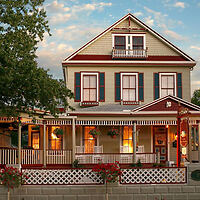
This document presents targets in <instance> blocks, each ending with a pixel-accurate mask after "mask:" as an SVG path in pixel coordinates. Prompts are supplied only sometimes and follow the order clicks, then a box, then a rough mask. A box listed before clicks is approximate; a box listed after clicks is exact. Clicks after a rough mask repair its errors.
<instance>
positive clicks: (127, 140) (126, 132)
mask: <svg viewBox="0 0 200 200" xmlns="http://www.w3.org/2000/svg"><path fill="white" fill-rule="evenodd" d="M132 132H133V130H132V127H130V126H124V129H123V138H122V140H123V141H122V142H123V146H124V147H127V148H125V151H124V153H133V137H132Z"/></svg>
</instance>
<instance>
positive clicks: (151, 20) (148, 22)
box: [144, 16, 154, 26]
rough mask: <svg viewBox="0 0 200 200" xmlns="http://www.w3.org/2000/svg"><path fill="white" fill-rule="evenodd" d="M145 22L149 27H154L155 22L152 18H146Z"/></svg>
mask: <svg viewBox="0 0 200 200" xmlns="http://www.w3.org/2000/svg"><path fill="white" fill-rule="evenodd" d="M144 21H145V23H146V24H147V25H148V26H153V25H154V20H153V19H152V18H151V16H148V17H146V18H144Z"/></svg>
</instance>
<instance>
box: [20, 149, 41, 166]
mask: <svg viewBox="0 0 200 200" xmlns="http://www.w3.org/2000/svg"><path fill="white" fill-rule="evenodd" d="M21 164H23V165H36V164H43V150H40V149H22V162H21Z"/></svg>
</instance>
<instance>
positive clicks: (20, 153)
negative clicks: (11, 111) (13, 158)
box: [18, 120, 22, 167]
mask: <svg viewBox="0 0 200 200" xmlns="http://www.w3.org/2000/svg"><path fill="white" fill-rule="evenodd" d="M21 136H22V125H21V121H20V120H19V126H18V164H19V167H20V166H21V162H22V147H21Z"/></svg>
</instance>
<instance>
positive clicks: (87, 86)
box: [81, 73, 98, 102]
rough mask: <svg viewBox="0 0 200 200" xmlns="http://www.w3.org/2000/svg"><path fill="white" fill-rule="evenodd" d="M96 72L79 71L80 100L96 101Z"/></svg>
mask: <svg viewBox="0 0 200 200" xmlns="http://www.w3.org/2000/svg"><path fill="white" fill-rule="evenodd" d="M97 83H98V73H81V85H82V88H81V101H82V102H97V101H98V84H97Z"/></svg>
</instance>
